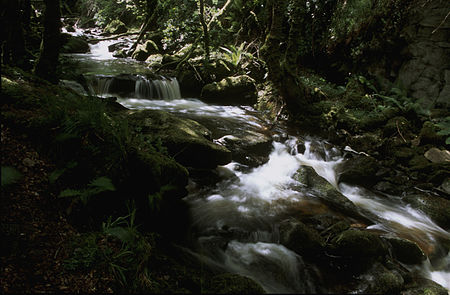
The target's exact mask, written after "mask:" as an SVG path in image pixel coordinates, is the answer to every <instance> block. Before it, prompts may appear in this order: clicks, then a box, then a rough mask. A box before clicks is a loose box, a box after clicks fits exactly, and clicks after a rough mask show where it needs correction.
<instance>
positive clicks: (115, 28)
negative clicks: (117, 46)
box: [103, 19, 128, 34]
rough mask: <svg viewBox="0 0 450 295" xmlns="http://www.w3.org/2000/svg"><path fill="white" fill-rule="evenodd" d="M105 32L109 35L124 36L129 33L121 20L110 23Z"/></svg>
mask: <svg viewBox="0 0 450 295" xmlns="http://www.w3.org/2000/svg"><path fill="white" fill-rule="evenodd" d="M103 31H104V32H105V33H108V34H122V33H126V32H127V31H128V28H127V26H126V25H125V24H124V23H123V22H121V21H120V20H117V19H116V20H113V21H112V22H110V23H109V24H108V25H107V26H106V27H105V28H104V29H103Z"/></svg>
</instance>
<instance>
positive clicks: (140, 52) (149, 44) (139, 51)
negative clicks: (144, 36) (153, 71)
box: [131, 40, 159, 61]
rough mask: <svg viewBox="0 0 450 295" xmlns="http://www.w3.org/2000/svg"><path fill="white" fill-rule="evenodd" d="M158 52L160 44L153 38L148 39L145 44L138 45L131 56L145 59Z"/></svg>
mask: <svg viewBox="0 0 450 295" xmlns="http://www.w3.org/2000/svg"><path fill="white" fill-rule="evenodd" d="M158 52H159V49H158V45H156V43H155V42H154V41H152V40H147V41H146V42H145V43H144V44H140V45H138V47H137V48H136V50H135V51H134V52H133V55H132V56H131V57H132V58H134V59H136V60H138V61H145V60H147V58H148V57H149V56H150V55H152V54H156V53H158Z"/></svg>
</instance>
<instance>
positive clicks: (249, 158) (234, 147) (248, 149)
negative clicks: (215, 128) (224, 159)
mask: <svg viewBox="0 0 450 295" xmlns="http://www.w3.org/2000/svg"><path fill="white" fill-rule="evenodd" d="M217 142H218V143H220V144H221V145H223V146H225V147H226V148H227V149H229V150H230V151H231V153H232V158H233V161H236V162H238V163H241V164H244V165H248V166H250V167H257V166H260V165H262V164H264V163H266V162H267V161H268V160H269V154H270V152H271V151H272V138H271V137H270V136H268V135H265V134H263V133H259V132H255V131H252V130H247V131H246V132H245V133H243V134H239V135H238V136H234V135H226V136H223V137H221V138H219V139H218V140H217Z"/></svg>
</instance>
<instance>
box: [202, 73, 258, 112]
mask: <svg viewBox="0 0 450 295" xmlns="http://www.w3.org/2000/svg"><path fill="white" fill-rule="evenodd" d="M201 98H202V99H203V100H205V101H208V102H217V103H222V104H226V105H229V104H231V105H234V104H237V105H253V104H255V103H256V98H257V95H256V86H255V80H253V79H252V78H250V77H249V76H246V75H242V76H235V77H227V78H225V79H223V80H221V81H220V82H214V83H211V84H207V85H205V86H204V87H203V89H202V92H201Z"/></svg>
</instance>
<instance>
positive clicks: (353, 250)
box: [328, 229, 388, 272]
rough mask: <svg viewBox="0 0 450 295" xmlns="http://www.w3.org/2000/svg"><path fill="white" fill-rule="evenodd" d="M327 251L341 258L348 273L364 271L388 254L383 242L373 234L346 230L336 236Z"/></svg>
mask: <svg viewBox="0 0 450 295" xmlns="http://www.w3.org/2000/svg"><path fill="white" fill-rule="evenodd" d="M328 247H329V251H330V252H331V253H332V254H333V255H336V256H338V257H341V258H342V263H343V266H344V267H348V270H349V271H354V272H359V271H363V270H366V269H367V268H368V267H370V266H371V265H372V264H373V263H374V262H375V261H383V260H384V259H385V256H386V255H387V254H388V250H387V247H386V245H385V244H384V243H383V240H382V239H381V238H380V237H379V236H378V235H377V234H375V233H373V232H369V231H365V230H357V229H348V230H346V231H344V232H342V233H340V234H339V235H337V236H336V237H335V238H334V239H333V240H332V241H331V244H330V245H329V246H328Z"/></svg>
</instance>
